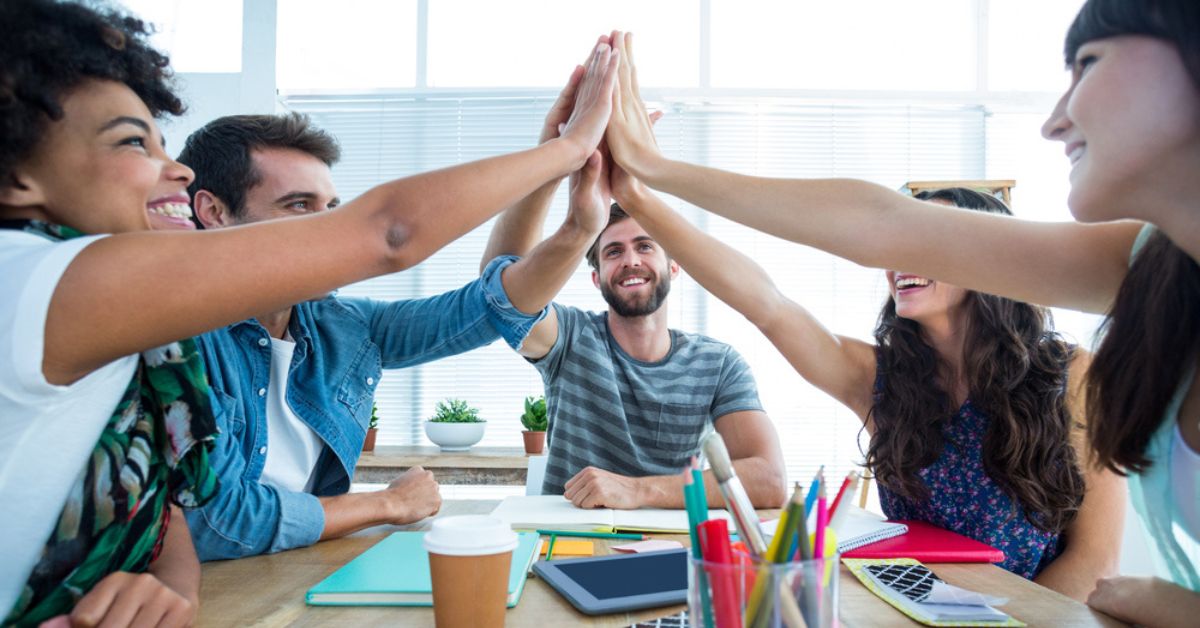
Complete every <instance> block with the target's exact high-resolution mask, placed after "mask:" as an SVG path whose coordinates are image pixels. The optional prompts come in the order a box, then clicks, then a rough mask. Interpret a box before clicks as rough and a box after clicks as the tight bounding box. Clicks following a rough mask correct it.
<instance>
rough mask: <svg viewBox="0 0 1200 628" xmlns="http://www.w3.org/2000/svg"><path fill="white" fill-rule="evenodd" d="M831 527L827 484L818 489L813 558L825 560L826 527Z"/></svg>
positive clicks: (823, 483) (822, 484)
mask: <svg viewBox="0 0 1200 628" xmlns="http://www.w3.org/2000/svg"><path fill="white" fill-rule="evenodd" d="M827 525H829V507H828V506H827V505H826V503H825V482H824V481H822V482H821V484H820V486H818V487H817V529H816V531H815V532H813V558H825V526H827Z"/></svg>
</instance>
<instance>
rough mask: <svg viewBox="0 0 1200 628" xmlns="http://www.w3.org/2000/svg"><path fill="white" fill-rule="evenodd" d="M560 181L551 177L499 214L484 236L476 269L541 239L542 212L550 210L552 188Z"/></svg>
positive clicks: (525, 249) (524, 251)
mask: <svg viewBox="0 0 1200 628" xmlns="http://www.w3.org/2000/svg"><path fill="white" fill-rule="evenodd" d="M561 182H562V177H558V178H555V179H554V180H553V181H550V182H549V183H546V184H545V185H543V186H541V187H539V188H538V189H537V190H535V191H534V192H533V193H532V194H530V195H529V196H526V197H525V198H523V199H521V200H520V201H517V203H516V204H515V205H513V206H512V207H510V208H508V209H506V210H504V212H503V213H501V214H500V217H499V218H497V219H496V224H495V226H493V227H492V233H491V235H490V236H488V243H487V247H486V248H485V249H484V251H483V258H482V259H481V260H480V263H479V270H480V272H482V271H483V269H484V267H486V266H487V264H488V262H490V261H492V260H493V259H496V258H497V257H498V256H500V255H516V256H518V257H522V256H524V255H525V254H527V253H529V251H531V250H532V249H533V247H535V246H537V244H538V242H540V241H541V239H542V225H543V224H545V222H546V214H548V213H550V203H551V201H552V200H553V199H554V192H555V191H556V190H558V185H559V184H560V183H561Z"/></svg>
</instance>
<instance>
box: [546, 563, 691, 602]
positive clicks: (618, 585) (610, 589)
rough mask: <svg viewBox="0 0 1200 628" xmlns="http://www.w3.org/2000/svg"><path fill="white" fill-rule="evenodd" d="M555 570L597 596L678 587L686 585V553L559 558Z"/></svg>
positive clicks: (606, 596) (611, 596)
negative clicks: (605, 558)
mask: <svg viewBox="0 0 1200 628" xmlns="http://www.w3.org/2000/svg"><path fill="white" fill-rule="evenodd" d="M556 567H557V568H558V570H559V571H561V572H562V573H563V574H565V575H566V576H567V577H568V578H570V579H572V580H574V581H575V582H576V584H578V585H579V586H581V587H583V588H584V589H587V591H588V593H591V594H592V595H594V596H596V598H597V599H600V600H608V599H612V598H620V597H628V596H633V595H645V594H647V593H665V592H667V591H682V590H686V589H687V586H688V577H687V553H686V552H666V553H655V554H630V555H628V556H623V557H621V559H620V560H602V561H595V562H593V561H580V562H574V561H563V562H562V563H560V564H558V565H556Z"/></svg>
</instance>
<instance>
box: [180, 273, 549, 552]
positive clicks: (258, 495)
mask: <svg viewBox="0 0 1200 628" xmlns="http://www.w3.org/2000/svg"><path fill="white" fill-rule="evenodd" d="M515 260H516V258H515V257H511V256H503V257H498V258H496V259H494V260H492V262H491V263H489V264H488V266H487V268H486V269H485V270H484V272H483V275H482V276H481V277H480V278H479V279H477V280H475V281H472V282H471V283H468V284H467V285H465V286H463V287H462V288H459V289H457V290H453V291H451V292H447V293H445V294H441V295H438V296H435V297H430V298H426V299H413V300H408V301H394V302H383V301H374V300H370V299H351V298H338V297H335V296H332V295H330V296H328V297H325V298H324V299H320V300H317V301H308V302H305V303H301V304H299V305H296V306H295V307H293V308H292V318H291V321H290V322H289V324H288V329H289V331H290V332H291V335H292V338H294V339H295V342H296V349H295V353H294V355H293V356H292V363H291V367H290V369H289V371H288V376H287V377H288V384H287V403H288V406H289V407H290V408H291V409H292V411H293V412H294V413H295V414H296V416H297V417H298V418H299V419H300V420H301V421H303V422H305V423H306V424H308V426H309V427H311V428H312V430H313V431H314V432H316V434H317V436H318V437H320V439H321V441H322V442H323V443H324V445H325V447H323V448H322V452H321V455H320V457H319V459H318V461H317V466H316V469H315V470H314V483H313V489H312V490H313V493H312V494H309V493H305V492H292V491H285V490H282V489H278V488H275V487H274V486H271V485H268V484H263V483H262V482H261V481H260V480H261V476H262V471H263V466H264V465H265V464H266V459H267V410H266V401H267V396H266V395H267V387H268V385H269V377H270V372H271V341H270V337H269V335H268V333H267V330H266V329H265V328H263V327H262V325H260V324H259V323H258V321H257V320H255V319H250V320H247V321H242V322H240V323H237V324H234V325H230V326H228V327H223V328H221V329H217V330H215V331H211V332H209V333H207V334H204V335H202V336H200V337H199V338H198V340H199V347H200V351H201V353H202V354H203V355H204V359H205V361H206V362H207V363H208V372H209V379H210V383H211V385H212V391H213V397H214V408H215V409H216V412H217V425H218V427H219V428H220V430H221V434H220V436H219V437H218V439H217V448H216V451H215V452H214V454H213V464H214V466H215V467H216V468H217V472H218V474H219V477H220V483H221V484H220V486H221V488H220V491H219V493H218V494H217V496H216V497H215V498H214V499H213V500H212V501H211V502H209V503H208V504H207V505H206V506H205V507H204V508H200V509H197V510H192V511H189V512H188V513H187V520H188V525H189V527H190V528H191V532H192V539H193V540H194V541H195V545H196V551H197V553H198V554H199V556H200V560H214V559H221V558H238V557H242V556H251V555H255V554H261V553H264V552H278V551H281V550H285V549H290V548H293V547H303V546H306V545H311V544H313V543H315V542H317V541H318V540H320V538H321V533H322V531H323V530H324V528H325V513H324V510H323V509H322V507H321V503H320V501H319V500H318V499H317V497H318V496H327V495H338V494H341V493H345V492H346V491H347V490H349V488H350V478H351V477H353V476H354V467H355V465H356V463H357V462H358V456H359V454H360V452H361V450H362V444H363V440H364V439H365V438H366V432H367V423H368V421H369V420H370V417H371V402H372V399H373V398H374V394H375V387H376V386H377V385H378V384H379V377H380V375H381V370H382V369H385V368H386V369H397V368H404V367H408V366H414V365H417V364H422V363H425V362H430V361H432V360H436V359H438V358H443V357H446V356H451V355H456V354H459V353H463V352H465V351H469V350H471V349H475V348H477V347H482V346H484V345H487V344H490V343H491V342H492V341H494V340H496V339H497V338H499V337H503V338H504V339H505V341H506V342H508V344H509V345H511V346H512V347H513V348H519V347H520V345H521V343H522V341H524V339H525V336H526V335H528V333H529V330H530V329H531V328H532V327H533V326H534V325H535V324H536V323H537V322H538V321H540V320H541V319H542V318H543V317H544V316H545V312H546V310H545V309H543V310H542V312H540V313H538V314H533V315H528V314H524V313H522V312H520V311H519V310H517V309H516V308H515V307H513V305H512V303H511V302H510V301H509V300H508V296H507V294H505V292H504V288H503V285H502V284H501V281H500V275H501V271H502V270H503V269H504V268H505V267H507V266H508V265H509V264H512V263H513V262H514V261H515Z"/></svg>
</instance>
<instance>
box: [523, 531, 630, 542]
mask: <svg viewBox="0 0 1200 628" xmlns="http://www.w3.org/2000/svg"><path fill="white" fill-rule="evenodd" d="M535 532H537V533H538V534H542V535H545V536H551V537H553V536H575V537H580V538H585V539H633V540H635V541H645V540H646V539H648V538H650V537H649V535H646V534H634V533H632V532H578V531H575V530H535Z"/></svg>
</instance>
